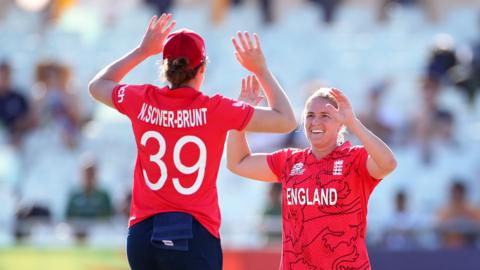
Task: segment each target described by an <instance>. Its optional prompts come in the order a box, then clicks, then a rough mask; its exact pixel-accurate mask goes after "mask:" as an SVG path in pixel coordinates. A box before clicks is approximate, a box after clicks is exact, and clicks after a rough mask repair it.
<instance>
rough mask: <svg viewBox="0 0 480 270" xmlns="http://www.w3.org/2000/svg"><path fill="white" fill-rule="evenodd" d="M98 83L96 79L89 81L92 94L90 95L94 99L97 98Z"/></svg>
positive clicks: (89, 91)
mask: <svg viewBox="0 0 480 270" xmlns="http://www.w3.org/2000/svg"><path fill="white" fill-rule="evenodd" d="M96 84H97V81H96V80H95V79H93V80H91V81H90V82H89V83H88V93H89V94H90V96H91V97H92V98H94V99H96V98H95V97H96V94H97V91H96V89H97V87H96Z"/></svg>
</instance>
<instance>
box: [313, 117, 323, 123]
mask: <svg viewBox="0 0 480 270" xmlns="http://www.w3.org/2000/svg"><path fill="white" fill-rule="evenodd" d="M321 122H322V120H321V119H320V117H318V116H314V117H313V119H312V124H314V125H317V124H320V123H321Z"/></svg>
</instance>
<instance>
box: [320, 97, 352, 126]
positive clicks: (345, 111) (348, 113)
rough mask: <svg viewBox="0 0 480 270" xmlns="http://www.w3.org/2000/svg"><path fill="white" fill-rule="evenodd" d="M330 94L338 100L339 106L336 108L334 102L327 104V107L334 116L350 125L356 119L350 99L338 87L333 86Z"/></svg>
mask: <svg viewBox="0 0 480 270" xmlns="http://www.w3.org/2000/svg"><path fill="white" fill-rule="evenodd" d="M330 94H331V95H332V96H333V97H334V98H335V100H337V105H338V108H335V107H334V106H333V105H332V104H327V105H325V107H326V108H327V110H328V112H329V113H330V115H332V117H333V118H335V119H336V120H338V121H339V122H341V123H342V124H344V125H346V126H347V127H349V125H351V124H352V123H353V122H354V121H355V119H356V116H355V113H354V112H353V109H352V105H351V104H350V101H349V100H348V98H347V97H346V96H345V95H344V94H343V93H342V91H340V90H338V89H336V88H332V89H331V90H330Z"/></svg>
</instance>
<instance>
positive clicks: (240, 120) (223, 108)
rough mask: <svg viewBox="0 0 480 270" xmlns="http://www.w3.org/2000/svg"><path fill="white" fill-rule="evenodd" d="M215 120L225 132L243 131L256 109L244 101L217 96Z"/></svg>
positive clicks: (215, 97)
mask: <svg viewBox="0 0 480 270" xmlns="http://www.w3.org/2000/svg"><path fill="white" fill-rule="evenodd" d="M214 99H215V100H216V102H215V103H216V105H215V116H216V117H215V118H216V120H217V123H218V124H219V125H220V128H223V129H224V130H231V129H235V130H243V129H245V127H246V126H247V124H248V122H249V121H250V119H251V118H252V116H253V111H254V108H253V106H251V105H250V104H247V103H245V102H243V101H237V100H235V99H231V98H228V97H224V96H222V95H215V96H214Z"/></svg>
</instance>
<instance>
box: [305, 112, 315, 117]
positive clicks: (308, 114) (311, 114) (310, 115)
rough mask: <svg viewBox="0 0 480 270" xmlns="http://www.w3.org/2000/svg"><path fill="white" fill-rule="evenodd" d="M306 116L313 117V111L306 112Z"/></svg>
mask: <svg viewBox="0 0 480 270" xmlns="http://www.w3.org/2000/svg"><path fill="white" fill-rule="evenodd" d="M305 117H306V118H312V117H313V113H307V115H306V116H305Z"/></svg>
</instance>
